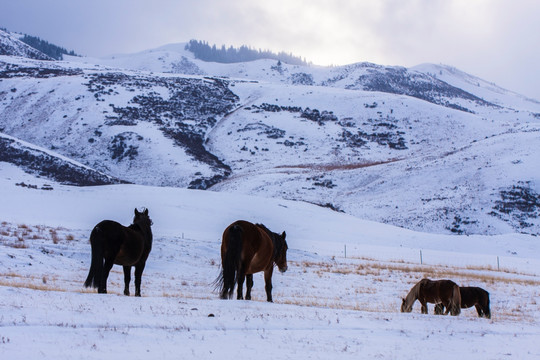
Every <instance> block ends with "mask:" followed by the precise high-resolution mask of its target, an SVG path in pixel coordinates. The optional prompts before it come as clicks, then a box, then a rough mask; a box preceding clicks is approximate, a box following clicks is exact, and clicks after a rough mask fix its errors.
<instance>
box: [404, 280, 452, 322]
mask: <svg viewBox="0 0 540 360" xmlns="http://www.w3.org/2000/svg"><path fill="white" fill-rule="evenodd" d="M416 300H419V301H420V303H421V304H422V310H421V311H422V314H427V313H428V308H427V303H428V302H429V303H432V304H443V305H444V306H445V307H446V312H445V313H444V314H445V315H446V314H448V312H450V314H451V315H454V316H455V315H459V313H460V312H461V307H460V304H461V295H460V293H459V286H457V285H456V283H455V282H453V281H451V280H435V281H432V280H429V279H422V280H420V281H419V282H418V283H417V284H416V285H414V286H413V287H412V289H411V290H410V291H409V293H408V294H407V297H406V298H405V299H403V301H402V303H401V312H411V311H412V306H413V304H414V302H415V301H416Z"/></svg>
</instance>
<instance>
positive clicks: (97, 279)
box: [84, 209, 152, 296]
mask: <svg viewBox="0 0 540 360" xmlns="http://www.w3.org/2000/svg"><path fill="white" fill-rule="evenodd" d="M151 225H152V220H151V219H150V217H149V216H148V209H145V210H144V211H143V212H139V211H138V210H137V209H135V217H134V218H133V224H131V225H129V226H128V227H125V226H123V225H121V224H119V223H117V222H115V221H111V220H103V221H102V222H100V223H99V224H97V225H96V226H95V227H94V229H93V230H92V233H91V234H90V245H91V246H92V263H91V265H90V271H89V272H88V277H87V278H86V281H85V282H84V286H85V287H90V286H93V287H95V288H97V289H98V293H101V294H106V293H107V278H108V277H109V272H110V271H111V268H112V267H113V264H117V265H123V267H124V283H125V287H124V295H128V296H129V282H130V280H131V267H132V266H135V296H141V277H142V273H143V270H144V266H145V265H146V259H148V254H150V250H152V230H151V228H150V227H151Z"/></svg>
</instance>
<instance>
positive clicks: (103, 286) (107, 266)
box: [98, 258, 114, 294]
mask: <svg viewBox="0 0 540 360" xmlns="http://www.w3.org/2000/svg"><path fill="white" fill-rule="evenodd" d="M113 265H114V258H112V259H105V263H104V264H103V274H102V276H101V283H100V284H99V287H98V293H99V294H106V293H107V279H108V278H109V272H110V271H111V269H112V267H113Z"/></svg>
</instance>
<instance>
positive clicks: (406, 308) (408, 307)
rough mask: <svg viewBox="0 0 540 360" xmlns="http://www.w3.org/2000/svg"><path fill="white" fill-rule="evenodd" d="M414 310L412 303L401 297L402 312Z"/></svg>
mask: <svg viewBox="0 0 540 360" xmlns="http://www.w3.org/2000/svg"><path fill="white" fill-rule="evenodd" d="M411 311H412V304H411V305H407V300H405V299H401V312H407V313H410V312H411Z"/></svg>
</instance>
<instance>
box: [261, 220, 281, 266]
mask: <svg viewBox="0 0 540 360" xmlns="http://www.w3.org/2000/svg"><path fill="white" fill-rule="evenodd" d="M255 225H256V226H258V227H260V228H261V229H262V230H264V232H266V234H267V235H268V237H269V238H270V239H271V240H272V244H273V245H274V253H273V254H272V260H276V259H277V258H278V257H279V254H280V253H281V250H282V249H283V244H282V242H281V241H278V239H281V238H280V236H279V235H278V234H276V233H275V232H273V231H271V230H270V229H268V228H267V227H266V226H265V225H264V224H255Z"/></svg>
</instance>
